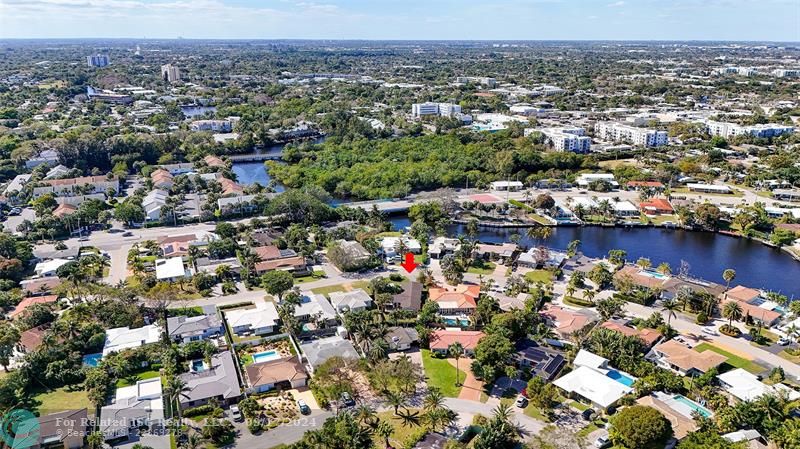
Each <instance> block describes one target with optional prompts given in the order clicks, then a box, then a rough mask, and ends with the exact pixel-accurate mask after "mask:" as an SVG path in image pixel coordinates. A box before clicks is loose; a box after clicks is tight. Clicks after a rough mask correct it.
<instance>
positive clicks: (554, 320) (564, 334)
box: [539, 304, 594, 339]
mask: <svg viewBox="0 0 800 449" xmlns="http://www.w3.org/2000/svg"><path fill="white" fill-rule="evenodd" d="M539 315H540V316H541V317H542V318H544V319H545V321H546V322H547V323H548V324H549V325H550V326H552V327H553V328H554V329H553V330H554V332H555V334H556V335H557V336H558V337H559V338H561V339H567V338H569V336H570V334H572V333H573V332H577V331H579V330H581V329H583V328H584V327H585V326H586V325H587V324H589V323H591V322H592V321H594V317H593V316H592V315H589V314H588V313H585V312H582V311H580V312H579V311H574V310H570V309H566V308H564V307H559V306H556V305H553V304H546V305H545V306H544V307H543V308H542V310H540V311H539Z"/></svg>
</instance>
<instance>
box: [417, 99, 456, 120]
mask: <svg viewBox="0 0 800 449" xmlns="http://www.w3.org/2000/svg"><path fill="white" fill-rule="evenodd" d="M456 114H461V106H459V105H457V104H454V103H431V102H428V103H414V104H413V105H411V115H413V116H414V117H417V118H419V117H425V116H434V115H436V116H440V117H453V116H454V115H456Z"/></svg>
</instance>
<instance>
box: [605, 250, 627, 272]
mask: <svg viewBox="0 0 800 449" xmlns="http://www.w3.org/2000/svg"><path fill="white" fill-rule="evenodd" d="M627 255H628V253H627V252H626V251H625V250H623V249H612V250H609V251H608V261H609V262H611V263H612V264H614V266H615V267H616V268H617V269H619V268H620V267H622V266H623V265H625V257H626V256H627Z"/></svg>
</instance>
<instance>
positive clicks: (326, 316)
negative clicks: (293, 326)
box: [294, 291, 336, 320]
mask: <svg viewBox="0 0 800 449" xmlns="http://www.w3.org/2000/svg"><path fill="white" fill-rule="evenodd" d="M294 316H296V317H297V318H300V319H303V318H309V317H312V316H317V317H319V318H320V319H322V320H332V319H335V318H336V310H334V308H333V306H332V305H331V303H329V302H328V300H327V299H326V298H325V297H324V296H323V295H318V294H316V293H312V292H310V291H307V292H300V304H299V305H297V306H296V307H295V309H294Z"/></svg>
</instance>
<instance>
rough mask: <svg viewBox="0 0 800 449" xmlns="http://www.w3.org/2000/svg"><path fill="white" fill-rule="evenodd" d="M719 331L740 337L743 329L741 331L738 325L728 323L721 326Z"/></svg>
mask: <svg viewBox="0 0 800 449" xmlns="http://www.w3.org/2000/svg"><path fill="white" fill-rule="evenodd" d="M719 331H720V332H722V333H723V334H725V335H727V336H729V337H739V336H740V335H741V334H742V331H740V330H739V328H738V327H736V326H730V325H727V324H723V325H722V326H720V328H719Z"/></svg>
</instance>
